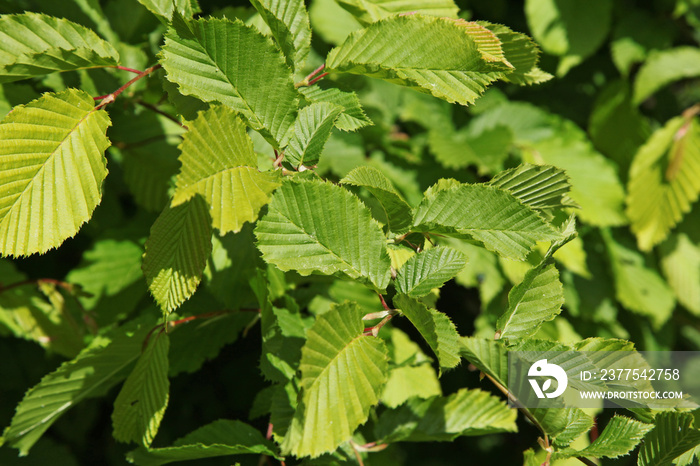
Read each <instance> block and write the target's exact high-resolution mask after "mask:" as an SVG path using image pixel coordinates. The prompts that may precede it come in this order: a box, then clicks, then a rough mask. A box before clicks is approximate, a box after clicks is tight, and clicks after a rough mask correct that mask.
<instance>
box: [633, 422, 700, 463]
mask: <svg viewBox="0 0 700 466" xmlns="http://www.w3.org/2000/svg"><path fill="white" fill-rule="evenodd" d="M693 422H694V417H693V415H692V414H691V413H675V412H663V413H659V414H657V415H656V417H655V418H654V424H655V426H654V429H653V430H652V431H651V432H649V433H648V434H647V435H646V437H644V443H642V448H641V450H640V451H639V459H638V461H637V464H638V465H639V466H671V465H672V464H673V462H674V461H673V460H675V459H676V458H677V457H679V456H680V455H682V454H683V453H685V452H686V451H688V450H691V449H693V448H695V447H696V446H698V445H700V430H697V429H695V428H694V427H693Z"/></svg>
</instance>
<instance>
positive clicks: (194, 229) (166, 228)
mask: <svg viewBox="0 0 700 466" xmlns="http://www.w3.org/2000/svg"><path fill="white" fill-rule="evenodd" d="M210 254H211V220H210V219H209V215H208V213H207V205H206V203H205V202H204V201H203V200H202V198H201V197H200V196H195V197H193V198H192V199H190V200H189V201H187V202H186V203H184V204H180V205H178V206H174V207H166V209H165V210H164V211H163V213H161V214H160V216H159V217H158V219H157V220H156V221H155V223H154V224H153V226H152V227H151V235H150V236H149V237H148V241H146V254H145V255H144V257H143V273H144V275H145V276H146V282H147V283H148V289H149V290H150V292H151V294H152V295H153V297H154V298H155V300H156V302H157V303H158V305H159V306H160V308H161V309H162V310H163V311H165V312H167V313H169V312H171V311H173V310H175V309H176V308H178V307H179V306H180V305H181V304H182V303H183V302H185V301H186V300H187V299H189V297H190V296H192V294H193V293H194V292H195V290H196V289H197V286H198V285H199V282H200V280H201V279H202V273H203V272H204V266H205V265H206V261H207V258H209V255H210Z"/></svg>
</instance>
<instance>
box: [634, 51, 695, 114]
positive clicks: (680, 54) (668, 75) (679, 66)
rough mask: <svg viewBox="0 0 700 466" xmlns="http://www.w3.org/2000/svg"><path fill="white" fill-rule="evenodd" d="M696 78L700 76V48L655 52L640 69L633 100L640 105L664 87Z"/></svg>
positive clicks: (635, 82)
mask: <svg viewBox="0 0 700 466" xmlns="http://www.w3.org/2000/svg"><path fill="white" fill-rule="evenodd" d="M696 76H700V48H697V47H676V48H673V49H670V50H654V51H652V52H651V53H650V54H649V56H648V57H647V59H646V60H645V61H644V64H643V65H642V66H641V67H640V68H639V73H637V77H636V78H635V81H634V97H633V99H632V100H633V102H634V103H635V104H637V105H639V104H641V103H642V102H644V101H645V100H646V99H647V98H648V97H649V96H651V95H652V94H654V93H655V92H656V91H658V90H659V89H661V88H662V87H664V86H666V85H668V84H670V83H672V82H674V81H679V80H681V79H686V78H693V77H696Z"/></svg>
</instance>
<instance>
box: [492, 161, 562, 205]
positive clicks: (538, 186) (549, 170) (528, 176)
mask: <svg viewBox="0 0 700 466" xmlns="http://www.w3.org/2000/svg"><path fill="white" fill-rule="evenodd" d="M489 185H491V186H495V187H497V188H501V189H504V190H506V191H509V192H510V193H511V194H512V195H513V196H515V197H516V198H518V199H520V200H521V201H522V202H523V203H524V204H527V205H529V206H530V207H532V208H533V209H538V210H539V209H551V208H562V207H572V206H574V205H575V204H574V203H573V202H572V201H571V199H569V198H568V194H569V192H570V191H571V183H570V182H569V177H568V176H567V175H566V172H565V171H564V170H561V169H559V168H557V167H553V166H551V165H530V164H528V163H526V164H522V165H520V166H519V167H516V168H511V169H509V170H505V171H502V172H501V173H499V174H498V175H496V176H495V177H493V179H492V180H491V181H489Z"/></svg>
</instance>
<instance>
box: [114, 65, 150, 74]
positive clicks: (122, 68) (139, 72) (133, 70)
mask: <svg viewBox="0 0 700 466" xmlns="http://www.w3.org/2000/svg"><path fill="white" fill-rule="evenodd" d="M111 68H116V69H118V70H122V71H129V72H131V73H135V74H141V73H142V71H141V70H135V69H133V68H127V67H126V66H112V67H111Z"/></svg>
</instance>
